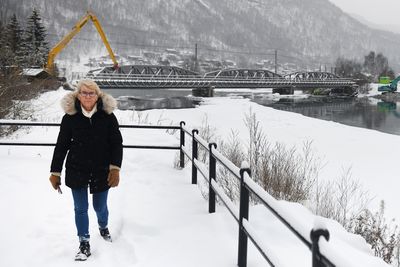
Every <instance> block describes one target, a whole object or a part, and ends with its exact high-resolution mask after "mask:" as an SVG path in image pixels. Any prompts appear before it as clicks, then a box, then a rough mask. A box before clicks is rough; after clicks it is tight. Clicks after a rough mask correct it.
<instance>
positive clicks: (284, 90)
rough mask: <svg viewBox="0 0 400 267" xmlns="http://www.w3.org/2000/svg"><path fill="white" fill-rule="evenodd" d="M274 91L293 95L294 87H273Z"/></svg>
mask: <svg viewBox="0 0 400 267" xmlns="http://www.w3.org/2000/svg"><path fill="white" fill-rule="evenodd" d="M272 93H273V94H275V93H278V94H280V95H293V94H294V87H292V86H291V87H282V88H273V89H272Z"/></svg>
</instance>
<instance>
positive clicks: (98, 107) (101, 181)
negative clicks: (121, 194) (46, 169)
mask: <svg viewBox="0 0 400 267" xmlns="http://www.w3.org/2000/svg"><path fill="white" fill-rule="evenodd" d="M61 106H62V107H63V109H64V111H65V113H66V114H65V115H64V117H63V118H62V121H61V127H60V132H59V134H58V139H57V144H56V147H55V149H54V154H53V160H52V162H51V170H50V172H51V175H50V182H51V184H52V186H53V188H54V189H56V190H59V192H61V190H60V185H61V179H60V176H61V171H62V166H63V162H64V159H65V156H66V155H67V152H68V156H67V160H66V163H65V169H66V172H65V184H66V185H67V186H68V187H70V188H71V190H72V196H73V199H74V210H75V224H76V228H77V232H78V237H79V242H80V245H79V252H78V253H77V254H76V257H75V260H86V259H87V258H88V257H89V256H90V254H91V253H90V245H89V240H90V235H89V217H88V187H89V191H90V193H91V194H93V208H94V210H95V211H96V215H97V222H98V225H99V230H100V235H101V236H102V237H103V238H104V239H105V240H107V241H110V242H111V236H110V233H109V230H108V208H107V196H108V190H109V188H110V187H115V186H118V183H119V171H120V168H121V163H122V136H121V132H120V131H119V128H118V127H119V126H118V121H117V118H116V117H115V115H114V114H113V113H112V112H113V110H114V109H115V107H116V101H115V99H114V98H113V97H112V96H110V95H108V94H105V93H103V92H102V91H101V90H100V88H99V87H98V86H97V84H96V83H95V82H94V81H92V80H82V81H80V82H79V83H78V85H77V90H76V91H74V92H71V93H69V94H67V95H66V96H65V97H64V98H63V99H62V100H61Z"/></svg>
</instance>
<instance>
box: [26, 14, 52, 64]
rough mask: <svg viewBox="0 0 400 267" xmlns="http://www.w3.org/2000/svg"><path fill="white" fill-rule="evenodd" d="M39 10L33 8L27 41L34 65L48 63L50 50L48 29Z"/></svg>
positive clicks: (30, 60)
mask: <svg viewBox="0 0 400 267" xmlns="http://www.w3.org/2000/svg"><path fill="white" fill-rule="evenodd" d="M41 20H42V19H41V17H40V14H39V12H38V11H37V10H36V9H33V11H32V15H31V16H30V17H29V18H28V22H27V28H26V35H25V38H26V39H25V42H26V47H27V51H29V55H30V58H29V62H30V63H31V64H32V65H36V66H43V65H44V64H45V63H46V60H47V55H48V52H49V47H48V43H47V41H46V29H45V27H44V26H43V24H42V21H41Z"/></svg>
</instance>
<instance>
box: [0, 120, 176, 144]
mask: <svg viewBox="0 0 400 267" xmlns="http://www.w3.org/2000/svg"><path fill="white" fill-rule="evenodd" d="M0 126H17V127H18V126H53V127H54V126H55V127H59V126H60V124H59V123H44V122H27V121H15V122H12V121H6V120H3V121H2V120H0ZM119 128H130V129H132V128H136V129H158V130H180V129H181V127H180V126H160V125H120V126H119ZM0 145H1V146H55V143H27V142H0ZM123 147H124V148H141V149H172V150H180V146H154V145H124V146H123Z"/></svg>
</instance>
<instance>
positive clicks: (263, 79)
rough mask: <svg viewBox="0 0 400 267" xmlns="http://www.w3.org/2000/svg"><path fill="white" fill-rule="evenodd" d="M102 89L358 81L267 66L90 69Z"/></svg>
mask: <svg viewBox="0 0 400 267" xmlns="http://www.w3.org/2000/svg"><path fill="white" fill-rule="evenodd" d="M86 77H88V78H91V79H93V80H95V81H96V82H97V84H98V85H99V86H100V87H101V88H103V89H121V88H126V89H138V88H141V89H152V88H157V89H160V88H166V89H168V88H190V89H210V88H211V89H212V88H273V91H274V92H278V93H281V94H293V91H294V90H295V89H312V88H332V89H333V88H353V87H354V86H355V82H354V81H353V80H352V79H349V78H340V77H338V76H336V75H335V74H332V73H328V72H295V73H291V74H287V75H284V76H282V75H279V74H277V73H274V72H271V71H268V70H264V69H222V70H217V71H213V72H208V73H206V74H204V75H201V74H199V73H196V72H193V71H190V70H187V69H183V68H180V67H175V66H160V65H126V66H121V67H120V68H118V69H114V68H113V67H111V66H110V67H104V68H102V69H97V70H93V71H90V72H89V73H88V74H87V75H86Z"/></svg>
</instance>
